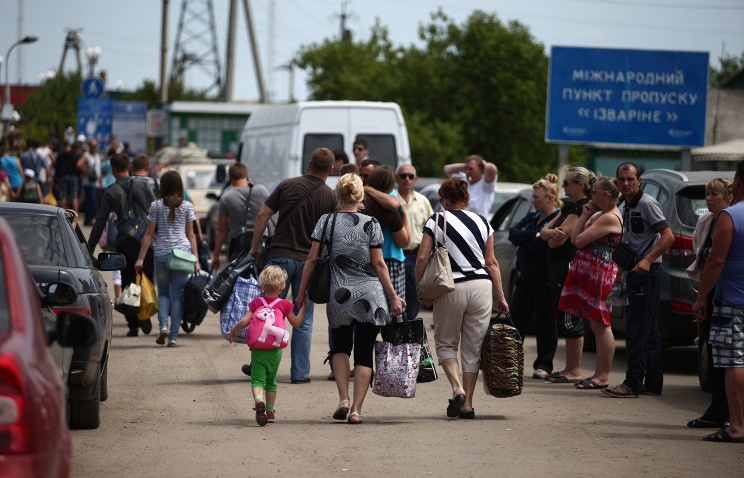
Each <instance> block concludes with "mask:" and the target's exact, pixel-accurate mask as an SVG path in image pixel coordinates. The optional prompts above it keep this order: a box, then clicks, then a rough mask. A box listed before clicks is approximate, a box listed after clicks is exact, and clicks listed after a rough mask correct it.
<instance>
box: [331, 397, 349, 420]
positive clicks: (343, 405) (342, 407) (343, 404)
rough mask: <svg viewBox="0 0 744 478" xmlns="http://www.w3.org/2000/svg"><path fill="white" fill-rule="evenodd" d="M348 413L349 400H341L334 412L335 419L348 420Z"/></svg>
mask: <svg viewBox="0 0 744 478" xmlns="http://www.w3.org/2000/svg"><path fill="white" fill-rule="evenodd" d="M348 414H349V401H348V400H341V401H340V402H339V403H338V407H337V408H336V411H335V412H333V419H334V420H346V416H347V415H348Z"/></svg>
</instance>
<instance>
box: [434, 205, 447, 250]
mask: <svg viewBox="0 0 744 478" xmlns="http://www.w3.org/2000/svg"><path fill="white" fill-rule="evenodd" d="M442 221H443V222H444V227H443V228H442V247H447V210H446V209H445V210H444V211H443V212H442ZM438 229H439V213H437V214H436V218H434V247H439V246H437V241H438V240H439V238H438V237H437V236H438Z"/></svg>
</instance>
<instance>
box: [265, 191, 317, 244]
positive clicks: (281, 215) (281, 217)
mask: <svg viewBox="0 0 744 478" xmlns="http://www.w3.org/2000/svg"><path fill="white" fill-rule="evenodd" d="M324 184H325V182H323V181H321V182H319V183H318V184H316V185H315V186H313V187H311V188H310V189H308V190H307V191H306V192H305V194H303V195H302V196H300V198H299V199H298V200H297V201H295V202H294V203H292V205H291V206H289V208H287V210H286V211H284V212H283V213H279V219H277V221H276V226H274V234H276V232H277V230H278V229H279V224H281V223H282V222H284V219H285V218H287V217H289V215H290V214H292V212H293V211H294V210H295V208H297V206H299V205H300V203H301V202H302V201H304V200H305V199H307V197H308V196H310V195H311V194H312V193H314V192H315V190H316V189H318V188H319V187H321V186H322V185H324Z"/></svg>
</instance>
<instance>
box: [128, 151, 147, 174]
mask: <svg viewBox="0 0 744 478" xmlns="http://www.w3.org/2000/svg"><path fill="white" fill-rule="evenodd" d="M132 169H133V170H135V171H149V170H150V157H149V156H147V155H146V154H138V155H137V156H135V157H134V159H133V160H132Z"/></svg>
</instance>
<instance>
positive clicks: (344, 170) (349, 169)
mask: <svg viewBox="0 0 744 478" xmlns="http://www.w3.org/2000/svg"><path fill="white" fill-rule="evenodd" d="M349 173H353V174H356V175H358V174H359V166H357V165H356V164H354V163H347V164H344V165H343V166H341V169H339V170H338V174H339V175H340V176H343V175H344V174H349Z"/></svg>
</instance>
